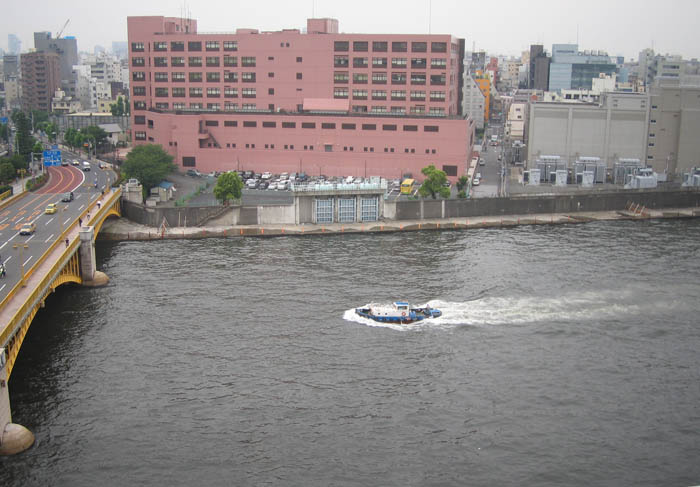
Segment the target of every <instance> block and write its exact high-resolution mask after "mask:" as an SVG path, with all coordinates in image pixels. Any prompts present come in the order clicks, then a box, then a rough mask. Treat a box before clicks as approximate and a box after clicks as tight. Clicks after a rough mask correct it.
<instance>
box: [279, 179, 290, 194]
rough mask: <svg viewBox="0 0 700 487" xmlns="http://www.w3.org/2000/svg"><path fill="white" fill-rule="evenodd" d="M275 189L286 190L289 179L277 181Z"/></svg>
mask: <svg viewBox="0 0 700 487" xmlns="http://www.w3.org/2000/svg"><path fill="white" fill-rule="evenodd" d="M277 189H278V190H280V191H286V190H287V189H289V181H287V180H284V181H280V182H279V183H277Z"/></svg>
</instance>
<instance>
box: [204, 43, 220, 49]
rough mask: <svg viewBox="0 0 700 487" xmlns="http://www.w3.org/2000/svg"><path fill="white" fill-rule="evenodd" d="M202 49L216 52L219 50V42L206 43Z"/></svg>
mask: <svg viewBox="0 0 700 487" xmlns="http://www.w3.org/2000/svg"><path fill="white" fill-rule="evenodd" d="M204 48H205V49H206V50H207V51H218V50H219V41H207V42H206V43H205V44H204Z"/></svg>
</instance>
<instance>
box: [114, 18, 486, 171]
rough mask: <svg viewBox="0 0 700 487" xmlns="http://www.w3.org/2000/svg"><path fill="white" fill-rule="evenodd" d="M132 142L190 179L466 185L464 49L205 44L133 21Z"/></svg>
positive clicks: (276, 40) (183, 24)
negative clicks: (439, 180) (246, 174)
mask: <svg viewBox="0 0 700 487" xmlns="http://www.w3.org/2000/svg"><path fill="white" fill-rule="evenodd" d="M127 25H128V41H129V69H130V75H129V80H130V84H131V86H130V88H131V103H132V112H131V113H132V115H131V117H132V131H133V134H132V139H133V140H134V142H135V143H136V144H138V143H156V144H160V145H162V146H163V147H164V148H165V149H166V150H168V151H169V152H170V153H171V154H172V155H173V156H174V157H175V160H176V163H177V164H178V165H180V166H182V167H184V168H192V167H195V168H197V169H199V170H202V171H213V170H230V169H239V170H260V171H265V170H270V171H279V172H282V171H288V172H292V171H295V172H298V171H303V172H307V173H308V174H314V173H316V174H325V175H329V176H333V175H355V176H370V175H377V176H385V177H399V176H400V175H402V174H405V173H407V172H408V173H412V174H413V175H414V176H417V177H420V169H421V168H422V167H425V166H426V165H429V164H434V165H435V166H436V167H438V168H439V169H442V170H444V171H445V172H446V173H447V174H448V175H449V176H451V177H458V176H460V175H462V174H463V173H464V170H465V164H466V162H467V161H469V160H470V157H471V150H472V147H473V143H474V140H473V139H474V123H473V121H472V120H471V119H469V118H467V117H465V116H463V115H462V98H461V97H462V90H461V86H462V85H463V72H464V66H463V58H464V41H463V40H462V39H457V38H455V37H453V36H450V35H399V34H341V33H339V30H338V21H337V20H335V19H309V20H308V22H307V29H306V33H302V32H301V31H299V30H298V29H285V30H282V31H278V32H260V31H258V30H254V29H238V30H237V31H236V32H235V33H220V34H219V33H215V34H209V33H207V34H204V33H202V34H199V33H197V22H196V20H194V19H181V18H169V17H129V18H128V19H127Z"/></svg>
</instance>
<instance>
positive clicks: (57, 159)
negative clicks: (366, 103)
mask: <svg viewBox="0 0 700 487" xmlns="http://www.w3.org/2000/svg"><path fill="white" fill-rule="evenodd" d="M60 165H61V151H60V150H45V151H44V166H60Z"/></svg>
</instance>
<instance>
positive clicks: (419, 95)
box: [411, 91, 425, 101]
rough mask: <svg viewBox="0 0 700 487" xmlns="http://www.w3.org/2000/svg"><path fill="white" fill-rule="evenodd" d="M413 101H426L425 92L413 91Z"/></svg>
mask: <svg viewBox="0 0 700 487" xmlns="http://www.w3.org/2000/svg"><path fill="white" fill-rule="evenodd" d="M411 100H412V101H422V100H425V91H411Z"/></svg>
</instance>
